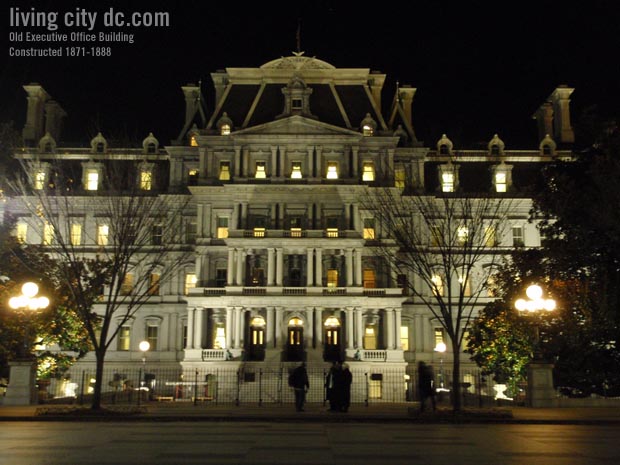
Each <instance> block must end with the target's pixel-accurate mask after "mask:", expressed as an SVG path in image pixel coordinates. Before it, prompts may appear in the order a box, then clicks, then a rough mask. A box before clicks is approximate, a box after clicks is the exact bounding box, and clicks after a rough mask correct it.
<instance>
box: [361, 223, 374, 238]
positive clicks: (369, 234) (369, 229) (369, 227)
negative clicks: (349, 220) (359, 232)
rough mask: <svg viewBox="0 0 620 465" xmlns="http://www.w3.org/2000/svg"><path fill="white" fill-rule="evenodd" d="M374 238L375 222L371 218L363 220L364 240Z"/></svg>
mask: <svg viewBox="0 0 620 465" xmlns="http://www.w3.org/2000/svg"><path fill="white" fill-rule="evenodd" d="M374 238H375V220H374V219H373V218H364V239H374Z"/></svg>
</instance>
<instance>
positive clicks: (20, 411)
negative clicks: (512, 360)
mask: <svg viewBox="0 0 620 465" xmlns="http://www.w3.org/2000/svg"><path fill="white" fill-rule="evenodd" d="M72 407H75V406H61V405H47V406H46V405H42V406H24V407H14V406H3V405H0V421H167V422H172V421H270V422H290V421H293V422H298V421H303V422H319V423H320V422H324V423H340V422H369V423H372V422H377V423H386V422H393V423H450V422H454V417H453V416H452V413H451V411H450V410H449V409H448V408H442V409H439V410H438V412H437V413H432V412H427V413H425V414H423V415H419V414H414V415H410V414H409V412H410V409H412V411H413V412H415V404H412V403H401V404H373V405H370V406H368V407H366V406H364V405H358V404H354V405H353V406H352V407H351V409H350V411H349V412H348V413H334V412H329V411H327V409H326V407H324V406H323V405H322V404H308V405H307V406H306V408H305V410H306V411H305V412H295V410H294V406H293V405H292V404H284V405H278V404H264V405H263V406H258V405H256V404H252V405H241V406H238V407H237V406H235V405H213V404H198V405H193V404H192V403H188V402H176V403H172V402H170V403H155V402H149V403H147V404H146V405H143V406H142V407H141V408H140V410H139V413H135V412H136V408H131V410H132V413H127V414H119V413H117V414H112V415H103V416H101V415H84V414H81V415H79V414H77V415H76V414H73V415H67V414H64V415H55V414H53V411H54V410H55V409H63V408H67V409H71V408H72ZM109 407H110V409H111V410H117V411H119V412H122V411H123V410H125V411H127V409H128V408H130V407H127V406H109ZM134 407H135V406H134ZM37 408H43V409H45V408H48V409H51V412H49V413H48V414H47V415H36V410H37ZM467 411H469V412H477V413H478V414H479V415H473V416H472V415H466V416H464V417H462V418H461V421H460V422H463V423H530V424H605V425H620V408H618V407H613V408H539V409H534V408H527V407H512V408H498V409H476V410H470V409H467ZM498 411H499V412H503V413H506V412H507V411H508V412H512V418H505V417H502V416H494V415H493V414H494V413H496V412H498ZM485 413H490V414H491V415H486V414H485Z"/></svg>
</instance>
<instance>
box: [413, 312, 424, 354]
mask: <svg viewBox="0 0 620 465" xmlns="http://www.w3.org/2000/svg"><path fill="white" fill-rule="evenodd" d="M413 347H414V349H415V351H416V352H424V333H423V330H422V315H417V314H416V315H414V317H413Z"/></svg>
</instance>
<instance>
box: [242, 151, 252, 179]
mask: <svg viewBox="0 0 620 465" xmlns="http://www.w3.org/2000/svg"><path fill="white" fill-rule="evenodd" d="M241 156H242V158H243V169H242V170H241V171H242V172H241V176H242V177H244V178H247V177H248V176H249V173H250V166H249V165H250V149H249V148H247V147H244V148H243V151H242V152H241Z"/></svg>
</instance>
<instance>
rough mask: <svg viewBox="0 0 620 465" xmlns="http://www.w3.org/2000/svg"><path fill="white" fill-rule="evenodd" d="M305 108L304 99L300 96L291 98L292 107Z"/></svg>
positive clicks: (294, 108)
mask: <svg viewBox="0 0 620 465" xmlns="http://www.w3.org/2000/svg"><path fill="white" fill-rule="evenodd" d="M302 108H303V100H302V99H300V98H294V99H291V109H293V110H301V109H302Z"/></svg>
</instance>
